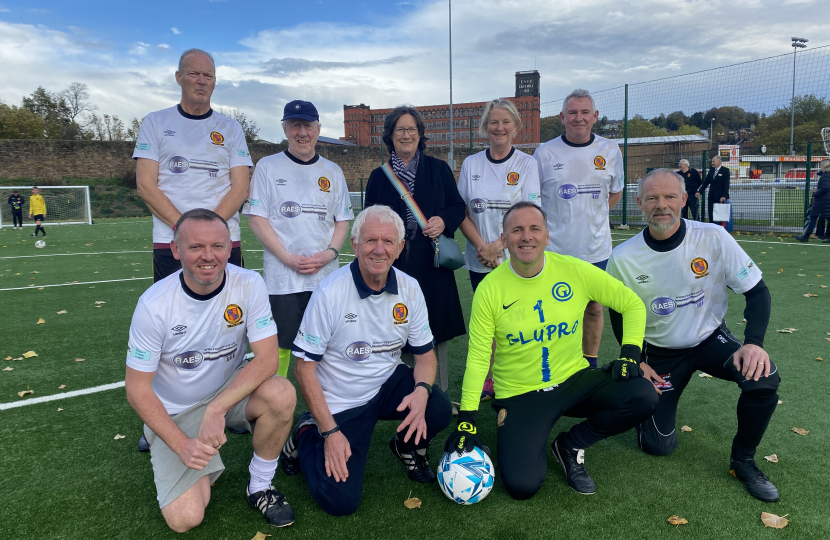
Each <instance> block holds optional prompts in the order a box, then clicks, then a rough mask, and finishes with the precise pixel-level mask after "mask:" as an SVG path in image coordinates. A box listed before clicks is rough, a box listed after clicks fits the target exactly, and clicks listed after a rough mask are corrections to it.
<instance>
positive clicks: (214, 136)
mask: <svg viewBox="0 0 830 540" xmlns="http://www.w3.org/2000/svg"><path fill="white" fill-rule="evenodd" d="M210 142H212V143H213V144H215V145H217V146H224V144H223V143H224V142H225V137H224V136H222V134H221V133H219V132H218V131H211V132H210Z"/></svg>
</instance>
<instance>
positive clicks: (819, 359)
mask: <svg viewBox="0 0 830 540" xmlns="http://www.w3.org/2000/svg"><path fill="white" fill-rule="evenodd" d="M816 362H824V358H822V357H821V356H816Z"/></svg>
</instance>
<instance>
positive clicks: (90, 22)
mask: <svg viewBox="0 0 830 540" xmlns="http://www.w3.org/2000/svg"><path fill="white" fill-rule="evenodd" d="M452 7H453V24H452V31H453V98H454V102H456V103H459V102H464V101H484V100H488V99H492V98H494V97H499V96H510V95H513V92H514V72H515V71H517V70H527V69H534V68H535V69H538V70H539V71H540V73H541V75H542V80H541V90H542V101H543V102H546V101H553V100H556V99H560V98H561V97H562V96H563V95H565V94H567V93H568V92H569V91H570V90H572V89H573V88H575V87H585V88H588V89H589V90H591V91H598V90H603V89H607V88H612V87H617V86H620V85H622V84H624V83H637V82H641V81H649V80H653V79H658V78H663V77H671V76H676V75H682V74H684V73H689V72H694V71H699V70H704V69H708V68H712V67H717V66H723V65H727V64H734V63H737V62H743V61H746V60H752V59H756V58H763V57H769V56H774V55H779V54H786V53H788V52H790V51H791V50H792V49H791V48H790V37H791V36H801V37H806V38H810V39H811V41H810V46H811V47H812V46H820V45H828V44H830V35H828V33H827V24H826V22H822V21H824V20H825V19H826V16H825V15H821V16H818V15H819V14H820V13H824V12H825V11H826V7H827V0H784V1H782V0H770V1H768V0H730V1H729V2H719V1H715V0H639V1H623V0H579V1H575V0H513V1H509V0H502V1H498V0H478V1H471V0H470V1H464V0H456V1H454V2H453V6H452ZM447 12H448V8H447V2H446V0H445V1H426V0H424V1H417V0H416V1H410V2H395V1H394V0H391V1H389V0H387V1H375V0H364V1H346V0H341V1H333V0H306V1H303V2H297V1H291V2H285V1H274V0H271V1H258V0H181V1H180V0H167V1H157V0H143V1H142V2H112V1H111V0H106V1H104V0H95V1H83V0H78V1H75V2H65V1H61V2H58V1H57V0H25V1H24V0H17V1H11V0H0V100H2V101H3V102H5V103H7V104H19V103H20V100H21V98H22V97H23V96H24V95H26V94H30V93H31V92H32V91H34V90H35V89H36V88H37V87H38V86H43V87H44V88H46V89H47V90H50V91H57V90H61V89H63V88H65V87H66V86H67V85H68V84H69V83H70V82H72V81H79V82H84V83H86V84H87V85H89V88H90V91H91V93H92V100H93V102H94V103H95V104H96V105H97V106H98V109H99V111H100V112H102V113H109V114H116V115H118V116H120V117H121V118H122V119H127V120H128V119H130V118H132V117H134V116H135V117H139V118H140V117H142V116H144V115H145V114H146V113H147V112H149V111H152V110H157V109H161V108H165V107H169V106H171V105H173V104H174V103H176V102H178V100H179V95H180V94H179V88H178V86H176V83H175V79H174V77H173V72H174V71H175V66H176V62H177V60H178V56H179V54H180V53H181V52H182V51H183V50H185V49H187V48H190V47H199V48H203V49H206V50H208V51H210V52H212V53H213V54H214V56H215V57H216V63H217V72H218V73H217V75H218V84H217V88H216V91H215V93H214V95H213V104H214V107H235V108H238V109H239V110H241V111H243V112H245V113H246V114H248V116H249V117H252V118H253V119H255V120H256V121H257V123H258V124H259V126H260V127H261V132H260V136H262V137H263V138H265V139H268V140H276V141H279V140H280V139H282V136H283V135H282V130H281V129H280V126H279V118H280V117H281V115H282V108H283V106H284V105H285V103H286V102H287V101H290V100H292V99H306V100H310V101H313V102H314V103H315V104H316V105H317V107H318V109H319V110H320V113H321V120H322V123H323V134H324V135H327V136H330V137H339V136H342V135H343V105H344V104H357V103H366V104H368V105H371V106H373V107H391V106H394V105H398V104H401V103H413V104H416V105H427V104H439V103H446V102H448V99H449V90H448V85H449V66H448V60H447V57H448V54H447V47H448V36H447V30H448V21H447ZM788 65H791V63H790V64H788ZM785 75H786V73H783V74H782V77H783V76H785ZM753 77H755V76H754V75H753ZM763 77H764V75H763V74H759V75H758V76H757V78H755V80H756V81H763ZM704 84H705V81H704ZM714 105H719V104H714ZM666 112H671V111H666ZM686 112H687V113H689V114H690V113H691V112H694V111H686Z"/></svg>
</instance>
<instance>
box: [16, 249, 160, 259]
mask: <svg viewBox="0 0 830 540" xmlns="http://www.w3.org/2000/svg"><path fill="white" fill-rule="evenodd" d="M121 253H152V251H151V250H148V251H92V252H89V253H50V254H47V255H10V256H8V257H0V260H5V259H29V258H32V257H66V256H67V255H118V254H121Z"/></svg>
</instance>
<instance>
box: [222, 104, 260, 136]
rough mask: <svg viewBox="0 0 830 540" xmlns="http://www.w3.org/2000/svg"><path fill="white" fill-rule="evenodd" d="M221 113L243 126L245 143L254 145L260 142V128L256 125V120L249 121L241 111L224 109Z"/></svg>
mask: <svg viewBox="0 0 830 540" xmlns="http://www.w3.org/2000/svg"><path fill="white" fill-rule="evenodd" d="M219 112H220V113H222V114H224V115H225V116H230V117H231V118H233V119H234V120H236V121H237V122H239V125H241V126H242V132H243V133H244V134H245V142H246V143H252V142H256V141H258V140H259V126H257V125H256V121H255V120H249V119H248V117H247V116H246V115H245V113H244V112H242V111H240V110H239V109H235V108H231V109H226V108H224V107H222V108H220V109H219Z"/></svg>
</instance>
